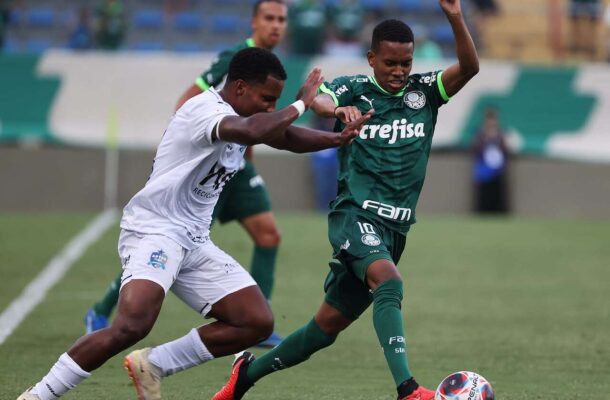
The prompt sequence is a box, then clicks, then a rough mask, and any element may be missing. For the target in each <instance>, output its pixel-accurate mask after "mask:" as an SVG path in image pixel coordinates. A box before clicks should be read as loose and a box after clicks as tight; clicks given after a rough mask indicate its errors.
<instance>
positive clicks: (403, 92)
mask: <svg viewBox="0 0 610 400" xmlns="http://www.w3.org/2000/svg"><path fill="white" fill-rule="evenodd" d="M369 80H370V81H371V82H373V84H374V85H375V86H377V87H378V88H379V90H381V91H382V92H383V93H385V94H387V95H390V96H396V97H400V96H402V95H403V94H405V89H406V86H405V87H404V88H402V90H401V91H400V92H398V93H390V92H388V91H387V90H385V89H384V88H382V87H381V86H380V85H379V84H378V83H377V80H376V79H375V77H374V76H372V75H369Z"/></svg>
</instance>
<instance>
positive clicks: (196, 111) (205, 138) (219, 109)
mask: <svg viewBox="0 0 610 400" xmlns="http://www.w3.org/2000/svg"><path fill="white" fill-rule="evenodd" d="M192 113H193V114H192V115H193V119H192V122H193V133H192V136H191V140H192V142H193V143H195V144H198V145H200V146H207V145H210V144H212V132H213V131H214V129H216V126H217V125H218V123H219V122H220V121H221V120H222V119H223V118H224V117H226V116H228V115H237V114H236V113H235V111H234V110H233V109H232V108H231V107H229V106H227V105H226V104H224V103H220V102H215V103H211V104H210V102H205V103H201V104H198V105H197V106H196V107H194V108H193V110H192Z"/></svg>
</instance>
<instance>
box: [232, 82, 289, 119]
mask: <svg viewBox="0 0 610 400" xmlns="http://www.w3.org/2000/svg"><path fill="white" fill-rule="evenodd" d="M283 89H284V81H282V80H280V79H276V78H274V77H272V76H267V80H266V81H265V83H250V84H248V83H244V84H243V86H242V91H241V95H240V96H239V97H238V99H239V100H238V104H236V107H235V111H237V113H238V114H239V115H242V116H244V117H249V116H250V115H252V114H256V113H259V112H272V111H275V104H276V102H277V100H278V99H279V98H280V96H281V95H282V90H283Z"/></svg>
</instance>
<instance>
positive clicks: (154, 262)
mask: <svg viewBox="0 0 610 400" xmlns="http://www.w3.org/2000/svg"><path fill="white" fill-rule="evenodd" d="M166 262H167V254H165V252H164V251H163V250H161V249H159V250H158V251H153V252H152V254H151V255H150V260H148V265H151V266H152V267H153V268H161V269H165V263H166Z"/></svg>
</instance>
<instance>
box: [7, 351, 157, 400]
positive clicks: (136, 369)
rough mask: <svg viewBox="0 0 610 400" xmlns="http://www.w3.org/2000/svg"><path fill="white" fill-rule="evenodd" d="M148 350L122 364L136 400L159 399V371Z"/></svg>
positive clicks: (136, 352) (136, 354)
mask: <svg viewBox="0 0 610 400" xmlns="http://www.w3.org/2000/svg"><path fill="white" fill-rule="evenodd" d="M150 350H151V348H150V347H147V348H145V349H142V350H135V351H132V352H131V353H129V354H128V355H127V356H126V357H125V361H124V362H123V366H124V367H125V369H126V370H127V374H128V375H129V378H130V379H131V381H132V382H133V384H134V385H135V387H136V392H137V394H138V400H160V399H161V369H160V368H159V367H156V366H154V365H153V364H152V363H151V362H150V361H148V356H149V354H150ZM18 400H19V399H18Z"/></svg>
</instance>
